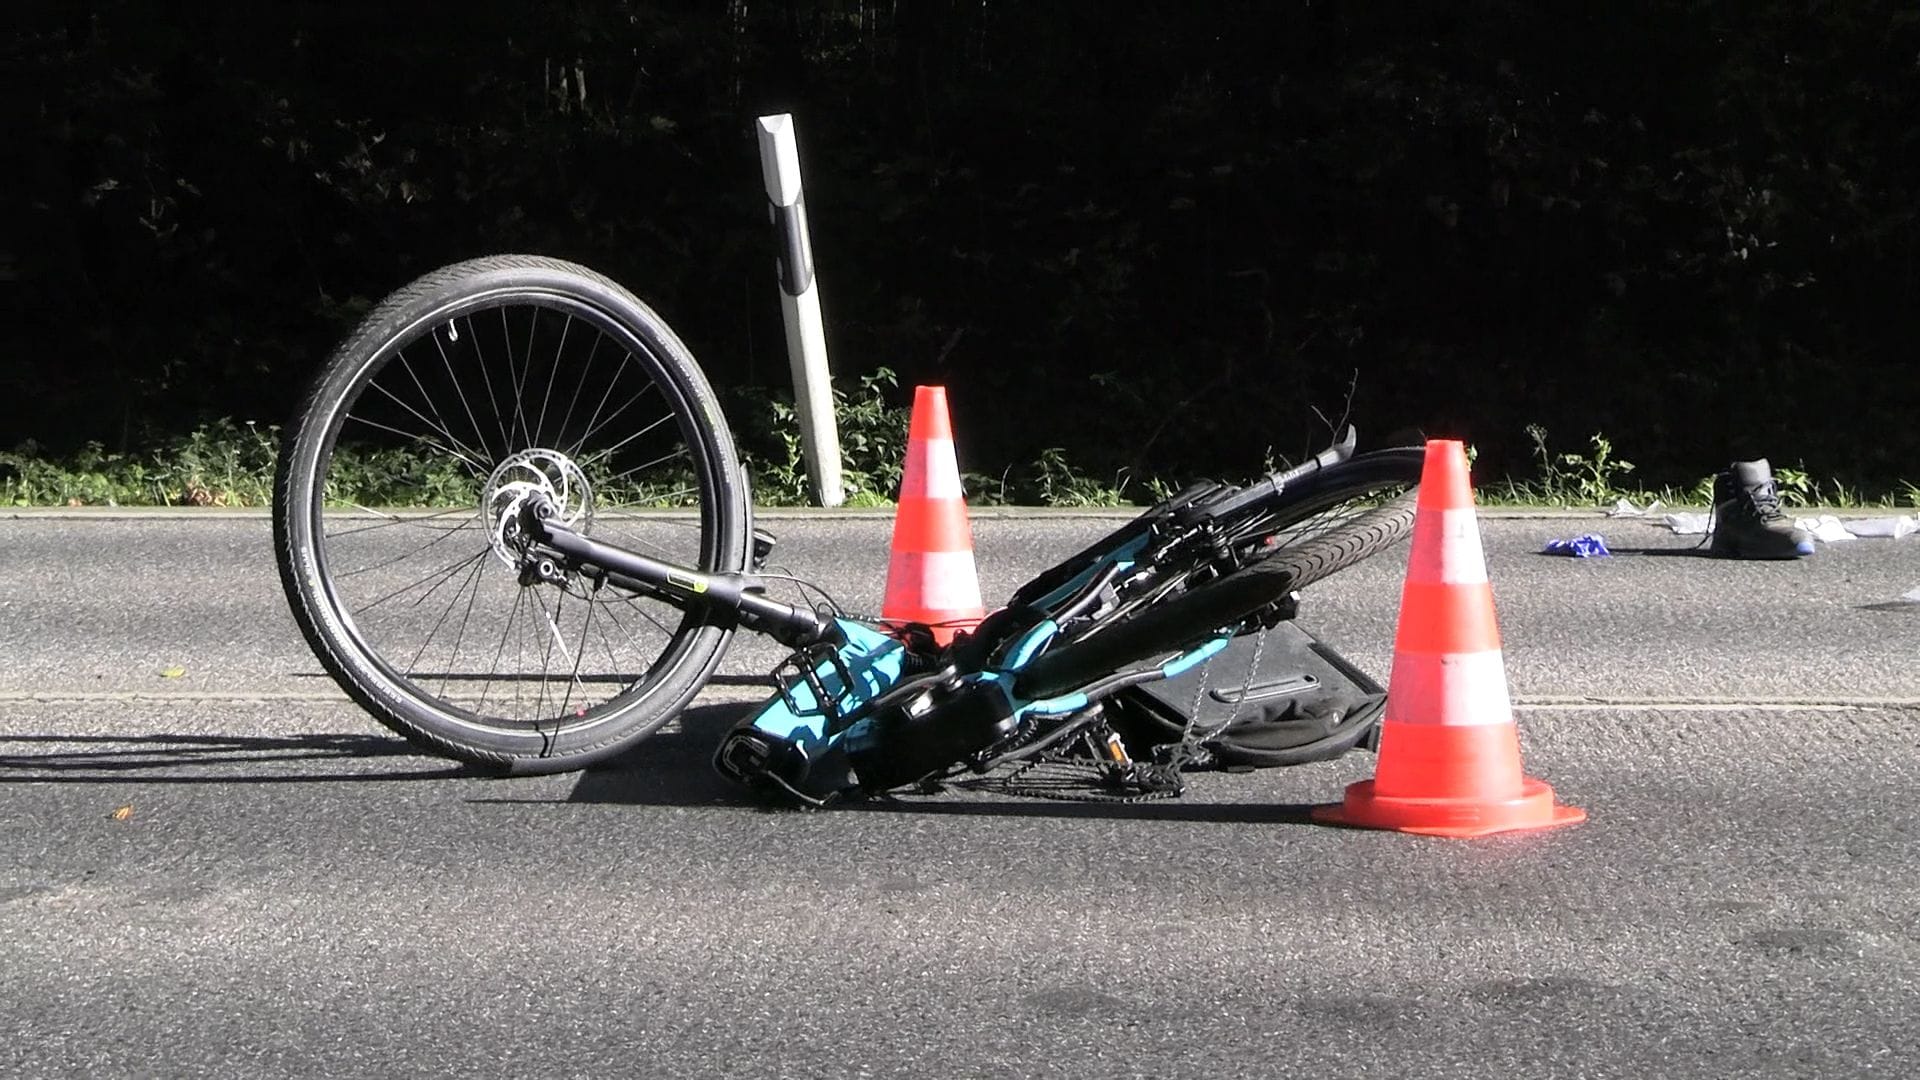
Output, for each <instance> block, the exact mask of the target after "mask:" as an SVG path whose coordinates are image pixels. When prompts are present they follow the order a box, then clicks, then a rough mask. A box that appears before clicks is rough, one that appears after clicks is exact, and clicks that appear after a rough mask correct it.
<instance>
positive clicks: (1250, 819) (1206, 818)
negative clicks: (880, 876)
mask: <svg viewBox="0 0 1920 1080" xmlns="http://www.w3.org/2000/svg"><path fill="white" fill-rule="evenodd" d="M1313 806H1314V804H1312V803H1201V802H1182V801H1180V800H1178V799H1173V800H1155V801H1152V802H1137V803H1113V802H1104V803H1101V802H1066V801H1062V800H1059V799H1032V800H1028V799H992V800H982V799H964V800H953V801H940V802H934V801H932V800H931V799H927V800H922V799H919V798H914V799H900V800H897V801H890V800H875V801H873V802H864V803H849V804H848V805H847V806H846V807H844V809H846V810H854V811H860V812H863V813H882V814H887V813H893V814H934V815H957V816H962V817H966V816H980V817H1011V818H1073V819H1078V820H1082V821H1099V820H1118V821H1197V822H1206V823H1208V824H1220V825H1312V824H1314V821H1313V816H1312V812H1313Z"/></svg>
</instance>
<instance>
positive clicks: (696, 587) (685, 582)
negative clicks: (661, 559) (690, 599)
mask: <svg viewBox="0 0 1920 1080" xmlns="http://www.w3.org/2000/svg"><path fill="white" fill-rule="evenodd" d="M667 584H669V585H671V586H673V587H674V588H676V589H681V590H683V591H685V592H690V593H694V594H696V595H697V594H699V593H703V592H706V591H707V579H706V578H703V577H699V576H698V575H695V574H682V573H680V572H679V571H678V570H669V571H667Z"/></svg>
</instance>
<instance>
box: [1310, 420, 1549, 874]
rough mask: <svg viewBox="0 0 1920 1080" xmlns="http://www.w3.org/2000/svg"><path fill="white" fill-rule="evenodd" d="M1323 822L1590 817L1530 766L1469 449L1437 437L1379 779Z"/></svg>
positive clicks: (1457, 826)
mask: <svg viewBox="0 0 1920 1080" xmlns="http://www.w3.org/2000/svg"><path fill="white" fill-rule="evenodd" d="M1313 816H1314V818H1315V820H1318V821H1326V822H1334V823H1337V824H1342V825H1357V826H1364V827H1367V828H1374V829H1396V830H1398V831H1400V832H1411V833H1425V834H1427V835H1430V836H1485V835H1487V834H1488V833H1497V832H1509V831H1514V830H1519V829H1542V828H1546V827H1548V826H1552V825H1571V824H1573V823H1574V822H1577V821H1584V820H1586V817H1587V814H1586V811H1584V810H1578V809H1575V808H1573V807H1570V806H1560V805H1557V804H1555V802H1554V800H1553V789H1552V788H1550V787H1548V786H1547V785H1546V784H1543V783H1541V782H1540V781H1538V780H1535V779H1532V778H1531V777H1528V776H1526V775H1525V774H1523V773H1522V772H1521V771H1520V737H1519V731H1518V730H1517V729H1516V728H1515V727H1514V724H1513V705H1512V702H1511V700H1510V699H1509V698H1508V696H1507V672H1506V666H1505V663H1504V661H1503V660H1502V659H1501V655H1500V628H1499V626H1498V625H1497V623H1496V622H1495V620H1494V614H1493V587H1492V585H1491V584H1489V583H1488V581H1487V561H1486V555H1485V553H1484V552H1483V551H1482V550H1481V547H1480V524H1479V522H1478V520H1477V519H1476V518H1475V517H1474V512H1473V486H1472V484H1471V482H1470V481H1469V480H1468V478H1467V454H1466V448H1465V447H1464V446H1463V445H1462V444H1461V443H1459V442H1456V441H1452V440H1441V439H1435V440H1430V441H1429V442H1428V443H1427V460H1426V464H1425V466H1424V467H1423V469H1422V471H1421V476H1420V496H1419V502H1418V505H1417V508H1416V510H1415V512H1414V519H1413V551H1412V553H1411V554H1410V555H1409V556H1408V562H1407V580H1406V585H1405V586H1404V587H1403V589H1402V590H1401V593H1400V626H1399V631H1398V633H1397V634H1396V635H1395V639H1394V646H1393V673H1392V674H1391V675H1390V676H1389V677H1388V679H1387V711H1386V716H1385V717H1384V718H1383V719H1382V720H1381V723H1380V753H1379V763H1378V765H1377V766H1376V769H1375V772H1374V778H1373V779H1372V780H1363V781H1361V782H1360V783H1357V784H1352V785H1349V786H1348V787H1347V794H1346V799H1345V801H1343V802H1341V803H1339V804H1336V805H1333V806H1322V807H1317V808H1316V809H1315V810H1314V812H1313Z"/></svg>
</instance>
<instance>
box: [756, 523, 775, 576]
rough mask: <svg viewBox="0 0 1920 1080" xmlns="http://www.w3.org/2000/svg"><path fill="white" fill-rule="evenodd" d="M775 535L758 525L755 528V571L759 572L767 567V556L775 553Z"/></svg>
mask: <svg viewBox="0 0 1920 1080" xmlns="http://www.w3.org/2000/svg"><path fill="white" fill-rule="evenodd" d="M777 542H778V541H776V539H775V538H774V535H773V534H772V533H770V532H768V531H767V530H765V529H762V528H759V527H758V526H756V527H755V528H754V530H753V572H754V573H756V574H757V573H759V572H760V571H762V570H765V569H766V568H767V556H769V555H772V554H773V545H774V544H775V543H777Z"/></svg>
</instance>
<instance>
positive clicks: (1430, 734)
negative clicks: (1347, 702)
mask: <svg viewBox="0 0 1920 1080" xmlns="http://www.w3.org/2000/svg"><path fill="white" fill-rule="evenodd" d="M1313 819H1314V820H1315V821H1319V822H1324V823H1326V824H1330V825H1351V826H1355V827H1358V828H1368V829H1393V830H1396V831H1398V832H1408V833H1419V834H1421V835H1424V836H1452V837H1473V836H1488V835H1491V834H1493V833H1501V832H1514V831H1517V830H1521V829H1546V828H1552V827H1553V826H1556V825H1572V824H1575V823H1577V822H1581V821H1585V820H1586V819H1587V812H1586V811H1585V810H1581V809H1579V808H1577V807H1572V806H1561V805H1559V804H1558V803H1556V802H1555V801H1554V795H1553V788H1551V787H1549V786H1547V785H1546V784H1545V783H1543V782H1542V781H1539V780H1536V779H1534V778H1532V777H1530V776H1525V775H1523V774H1522V773H1521V771H1520V750H1519V737H1518V733H1517V732H1516V731H1515V729H1514V727H1513V726H1512V725H1511V724H1394V723H1391V722H1389V723H1383V724H1382V725H1381V728H1380V768H1379V770H1378V775H1376V776H1375V777H1374V778H1373V779H1372V780H1362V781H1361V782H1359V783H1357V784H1350V785H1348V787H1347V793H1346V798H1345V799H1343V800H1342V801H1341V802H1339V803H1337V804H1335V805H1332V806H1320V807H1315V808H1314V811H1313Z"/></svg>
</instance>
